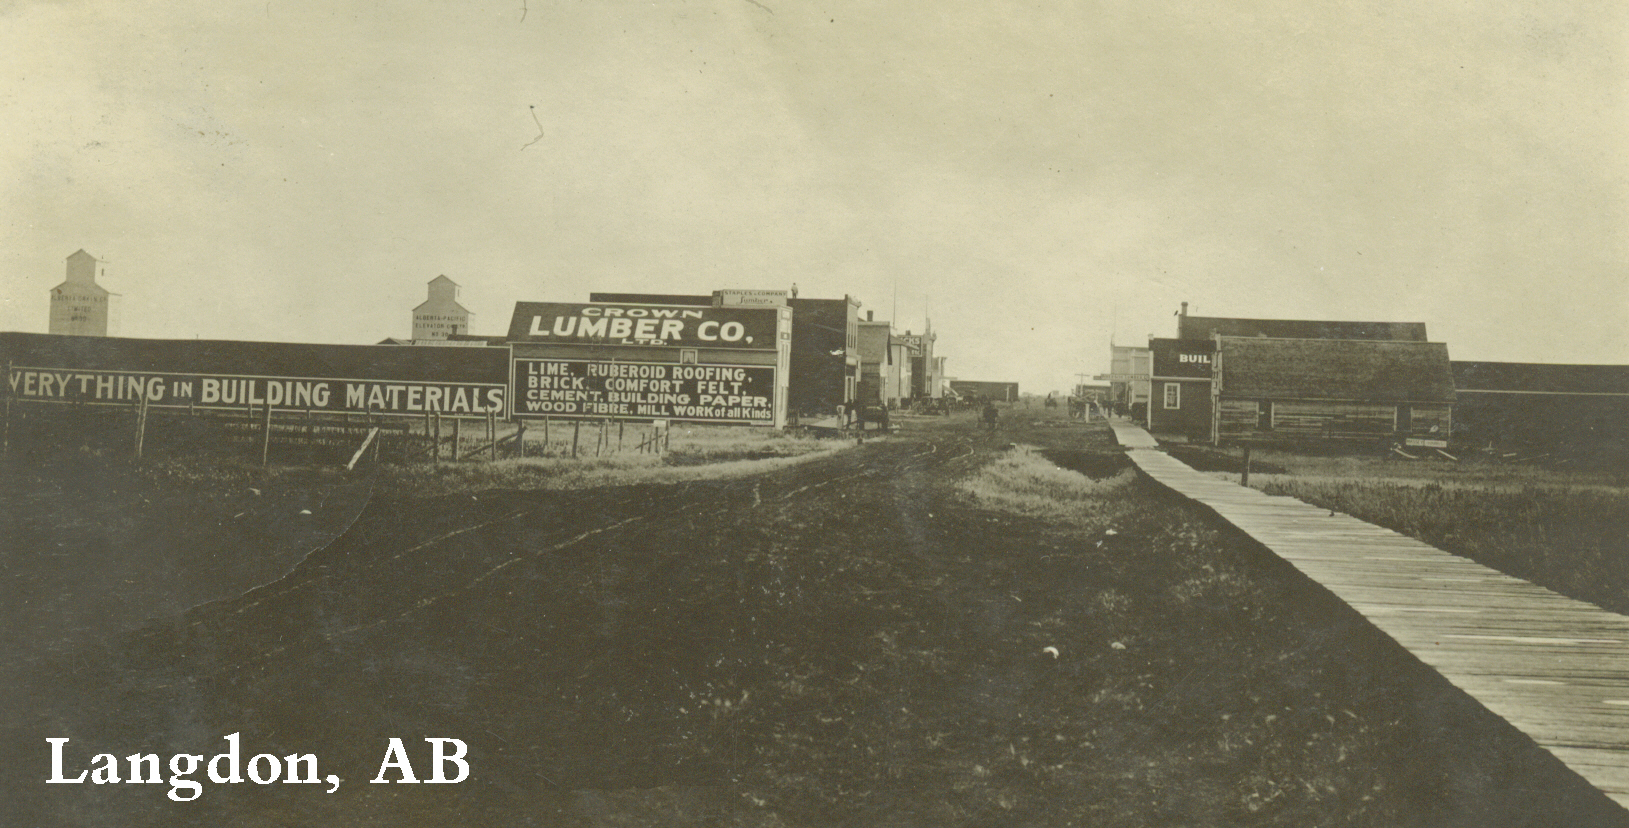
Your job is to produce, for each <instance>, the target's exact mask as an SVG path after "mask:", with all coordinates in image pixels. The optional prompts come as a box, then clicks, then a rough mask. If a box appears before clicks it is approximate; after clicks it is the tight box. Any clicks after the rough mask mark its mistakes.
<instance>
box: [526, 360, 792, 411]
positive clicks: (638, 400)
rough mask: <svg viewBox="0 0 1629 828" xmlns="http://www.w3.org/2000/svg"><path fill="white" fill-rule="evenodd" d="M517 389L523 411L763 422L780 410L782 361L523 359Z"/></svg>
mask: <svg viewBox="0 0 1629 828" xmlns="http://www.w3.org/2000/svg"><path fill="white" fill-rule="evenodd" d="M515 394H516V397H517V400H516V404H515V413H516V415H517V416H520V417H533V418H541V417H548V416H556V417H591V418H598V417H612V418H618V419H653V420H681V421H689V422H707V423H736V424H746V425H762V424H765V423H771V422H773V420H774V416H775V415H774V405H773V402H774V397H775V369H774V368H772V367H769V366H740V365H674V364H667V363H647V362H596V361H579V360H564V359H516V360H515Z"/></svg>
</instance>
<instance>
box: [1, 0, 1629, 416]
mask: <svg viewBox="0 0 1629 828" xmlns="http://www.w3.org/2000/svg"><path fill="white" fill-rule="evenodd" d="M1191 6H1203V8H1192V7H1191ZM1626 24H1629V5H1626V4H1623V3H1621V2H1618V1H1617V0H1602V1H1601V2H1595V0H1576V2H1566V3H1556V2H1545V3H1537V2H1511V0H1443V2H1433V3H1419V2H1418V0H1396V1H1395V2H1394V1H1393V0H1372V1H1371V2H1320V1H1318V0H1242V1H1240V2H1223V3H1213V4H1190V3H1187V2H1169V1H1168V0H1125V2H1113V1H1111V0H1103V1H1102V2H1064V1H1060V2H1048V3H1039V2H1020V1H1019V0H977V2H949V1H948V0H947V2H938V3H904V2H895V3H877V2H875V0H854V1H853V2H850V0H831V2H806V3H801V4H792V3H789V2H785V0H761V2H760V1H759V0H696V1H695V2H683V1H682V0H654V1H653V2H631V1H625V0H571V1H569V2H554V1H552V0H502V1H501V2H485V0H391V2H388V3H387V2H382V1H381V2H371V1H370V0H321V2H317V1H316V0H270V2H267V0H253V2H239V1H238V0H208V2H198V1H197V0H165V2H162V3H155V2H132V0H116V2H106V1H104V0H73V1H72V2H67V1H66V0H64V1H62V2H56V1H54V0H51V1H48V0H0V73H3V74H0V172H3V175H4V181H5V182H6V186H5V187H4V189H3V190H0V330H20V331H44V330H45V328H46V320H47V311H48V292H49V290H50V289H51V288H52V287H53V286H55V285H56V284H58V283H60V282H61V281H63V278H64V273H65V265H64V260H65V259H66V258H67V256H68V255H69V254H71V253H73V252H74V251H76V250H79V249H84V250H86V251H87V252H90V253H91V254H93V255H95V256H96V257H97V258H98V259H101V260H103V262H104V264H103V265H102V267H103V275H102V277H101V279H100V281H101V283H102V284H103V286H104V287H107V288H108V289H109V290H112V291H113V292H115V293H118V294H120V295H121V297H122V298H121V300H120V301H121V305H122V307H121V315H122V320H121V328H120V331H119V332H120V333H121V334H122V335H125V336H134V337H151V338H174V339H181V338H193V337H200V338H204V339H251V340H272V341H296V342H333V343H368V342H377V341H379V340H380V339H382V338H385V337H406V336H408V335H409V333H410V322H411V310H412V308H413V307H414V306H415V305H417V304H418V303H420V302H422V301H423V300H424V298H425V296H426V293H425V285H426V283H427V282H429V281H430V280H431V279H434V278H435V277H436V276H438V275H442V274H445V275H446V276H448V277H449V278H451V279H453V280H454V281H456V282H458V283H459V284H460V285H461V286H462V294H461V302H462V303H463V304H464V306H465V307H467V308H469V309H470V310H471V311H473V312H474V313H475V315H476V316H475V321H474V325H473V328H474V331H475V332H476V333H489V334H501V333H502V332H503V331H504V330H505V329H506V328H507V325H508V320H509V316H510V313H511V311H512V310H513V307H514V303H515V302H516V301H557V302H573V301H577V302H581V301H587V298H588V294H589V292H591V291H614V292H654V293H709V292H711V291H712V290H714V289H718V288H752V289H783V288H789V287H791V286H792V285H794V284H795V285H797V287H798V290H799V294H800V295H801V296H804V297H815V298H832V297H841V296H843V295H845V294H847V295H852V296H854V297H856V298H858V299H859V300H860V301H861V302H862V311H861V312H862V313H867V312H869V313H874V314H875V317H876V318H877V319H891V320H893V321H894V323H895V326H896V327H897V328H899V329H900V330H901V331H902V332H903V331H904V330H905V329H910V330H912V331H915V332H920V331H921V330H922V329H923V328H924V327H926V326H927V325H928V324H929V320H930V319H931V324H932V328H933V330H934V331H935V332H936V333H937V334H938V335H939V339H938V352H939V354H940V355H943V356H946V357H948V364H947V373H948V374H949V375H950V376H953V377H958V378H962V379H980V380H1006V381H1017V382H1019V383H1020V384H1021V386H1022V387H1023V388H1024V389H1025V390H1033V391H1039V392H1042V393H1044V392H1046V391H1049V390H1053V389H1066V388H1068V387H1069V386H1070V385H1071V384H1073V383H1074V382H1075V381H1076V376H1077V375H1078V374H1087V375H1090V374H1094V373H1102V372H1106V371H1107V370H1108V346H1109V344H1110V342H1111V341H1113V342H1115V343H1118V344H1122V345H1124V344H1144V343H1145V342H1146V338H1147V337H1148V336H1150V335H1154V336H1172V335H1174V333H1175V320H1174V319H1173V318H1172V315H1173V314H1174V313H1175V312H1176V310H1177V308H1178V307H1179V305H1180V303H1182V302H1188V303H1189V304H1190V312H1191V313H1195V314H1199V315H1207V316H1242V317H1257V318H1288V319H1345V320H1365V321H1407V322H1425V323H1426V325H1427V331H1428V333H1429V335H1430V338H1431V339H1432V340H1435V341H1442V342H1447V343H1448V347H1449V353H1450V355H1451V356H1452V357H1453V358H1454V359H1466V360H1503V361H1517V362H1552V363H1616V364H1629V324H1626V323H1629V242H1626V235H1629V152H1625V150H1626V148H1629V140H1626V139H1629V25H1626Z"/></svg>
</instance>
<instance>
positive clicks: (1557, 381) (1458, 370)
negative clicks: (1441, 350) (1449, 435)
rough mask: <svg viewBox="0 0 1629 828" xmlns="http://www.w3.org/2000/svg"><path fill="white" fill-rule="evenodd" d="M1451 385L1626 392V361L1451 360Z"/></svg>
mask: <svg viewBox="0 0 1629 828" xmlns="http://www.w3.org/2000/svg"><path fill="white" fill-rule="evenodd" d="M1454 386H1455V387H1456V388H1458V389H1459V390H1461V391H1507V392H1512V393H1521V392H1526V393H1541V394H1629V365H1546V364H1541V363H1535V362H1455V363H1454Z"/></svg>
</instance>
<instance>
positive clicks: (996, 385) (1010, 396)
mask: <svg viewBox="0 0 1629 828" xmlns="http://www.w3.org/2000/svg"><path fill="white" fill-rule="evenodd" d="M950 390H951V391H952V392H953V393H955V395H956V396H957V397H960V398H962V399H964V400H965V399H979V400H995V401H997V402H1017V401H1018V383H1016V382H986V381H983V380H962V379H959V380H951V381H950Z"/></svg>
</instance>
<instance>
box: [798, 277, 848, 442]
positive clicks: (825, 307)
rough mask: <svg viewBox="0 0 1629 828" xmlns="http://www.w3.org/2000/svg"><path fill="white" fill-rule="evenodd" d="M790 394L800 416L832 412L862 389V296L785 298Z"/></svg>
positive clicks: (821, 414)
mask: <svg viewBox="0 0 1629 828" xmlns="http://www.w3.org/2000/svg"><path fill="white" fill-rule="evenodd" d="M787 304H789V305H791V306H792V363H791V397H790V402H789V405H790V406H791V409H792V410H793V411H795V412H797V414H798V415H799V416H800V417H805V418H807V417H814V416H823V415H827V414H831V413H833V412H835V411H836V410H837V407H838V406H844V407H847V406H848V405H849V404H851V403H853V402H854V401H855V399H856V398H857V395H858V394H859V391H860V388H859V386H860V300H858V299H855V298H854V297H852V296H844V297H843V298H841V299H789V300H787Z"/></svg>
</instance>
